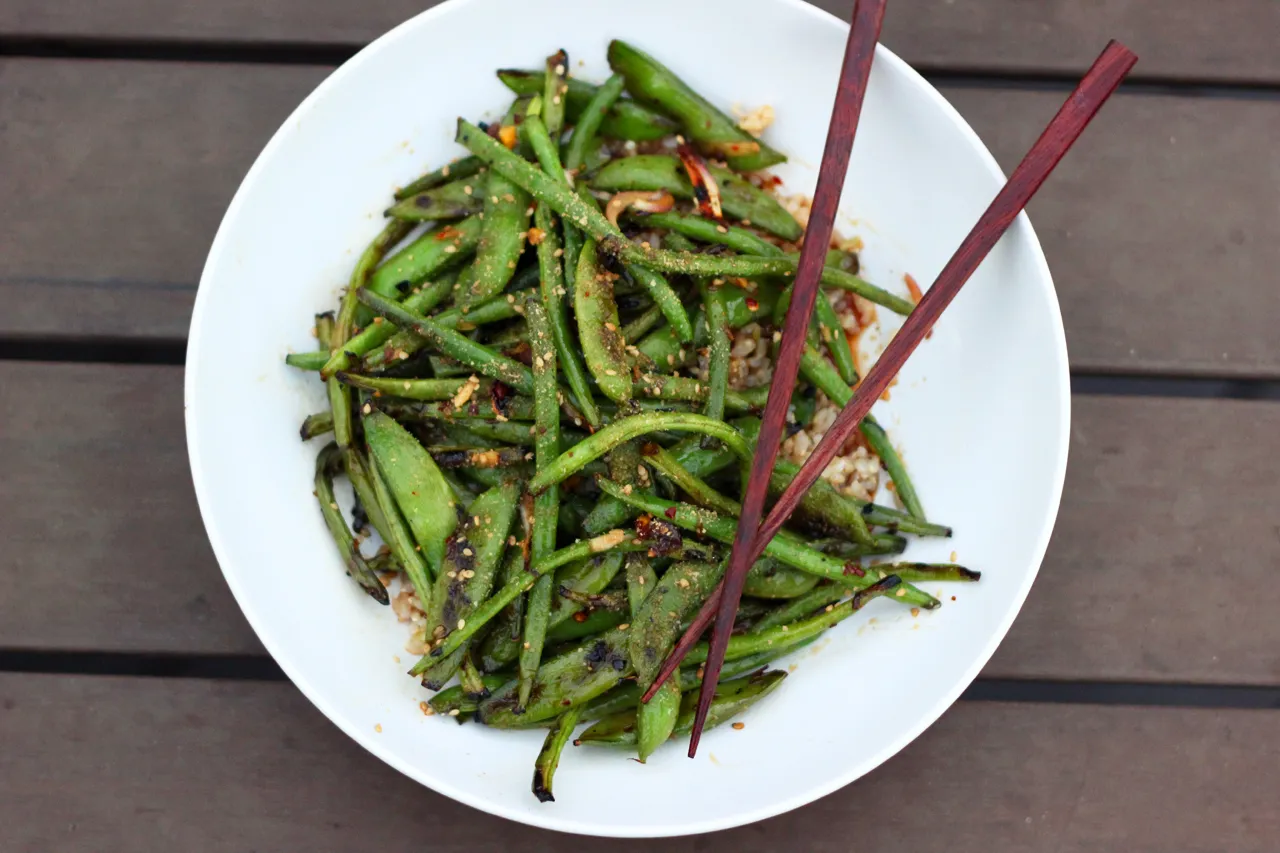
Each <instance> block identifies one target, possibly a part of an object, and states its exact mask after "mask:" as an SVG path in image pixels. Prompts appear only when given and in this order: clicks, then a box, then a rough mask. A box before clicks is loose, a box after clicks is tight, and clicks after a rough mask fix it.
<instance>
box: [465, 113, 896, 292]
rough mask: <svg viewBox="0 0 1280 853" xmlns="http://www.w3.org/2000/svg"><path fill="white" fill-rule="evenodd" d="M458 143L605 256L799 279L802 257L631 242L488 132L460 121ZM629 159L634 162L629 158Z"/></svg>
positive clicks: (655, 266)
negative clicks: (718, 253)
mask: <svg viewBox="0 0 1280 853" xmlns="http://www.w3.org/2000/svg"><path fill="white" fill-rule="evenodd" d="M457 141H458V142H459V143H461V144H462V145H464V146H466V147H467V148H468V149H470V150H471V151H472V152H473V153H475V154H476V155H477V156H479V157H482V158H483V159H484V160H486V161H487V162H489V163H490V164H492V166H493V168H494V170H495V171H498V172H501V173H502V174H504V175H506V176H507V177H508V178H510V179H511V180H512V181H513V182H515V183H517V184H519V185H520V186H521V187H524V188H525V189H526V190H527V191H528V192H529V193H530V194H531V195H532V196H533V197H534V198H536V199H538V200H539V201H542V202H545V203H546V204H547V205H549V206H550V207H551V209H552V210H554V211H556V212H557V213H559V214H560V215H561V216H564V217H566V218H567V219H568V220H570V221H571V222H572V223H573V224H574V225H576V226H577V227H580V228H582V229H584V230H586V231H587V232H588V233H590V234H591V236H592V237H594V238H596V240H597V241H599V243H600V249H601V250H602V251H604V252H605V253H606V254H611V255H615V256H617V257H619V258H621V259H622V260H623V261H625V262H626V263H629V264H639V265H640V266H643V267H647V268H649V269H652V270H657V271H659V272H673V273H682V274H686V275H704V276H741V277H745V278H757V277H760V276H794V275H795V273H796V269H797V267H798V265H799V262H800V256H799V255H797V254H787V255H782V256H779V257H772V258H761V257H751V256H746V255H741V256H728V257H723V256H721V257H711V256H708V255H698V254H691V253H688V252H672V251H666V250H662V249H653V248H649V249H646V248H644V247H643V246H637V245H636V244H634V243H632V242H631V241H629V240H627V239H626V238H625V237H624V236H623V235H622V232H621V231H619V230H618V229H617V228H616V227H615V226H614V225H613V224H612V223H611V222H609V220H608V219H606V218H605V216H604V214H603V213H601V212H600V211H599V210H596V209H593V208H592V207H591V205H589V204H587V203H586V202H584V201H583V200H582V199H581V198H579V197H578V196H577V195H576V194H575V193H574V192H573V191H572V190H569V189H568V188H566V187H564V186H562V185H559V184H556V183H555V182H553V181H552V179H550V178H548V177H547V176H546V175H544V174H543V173H542V172H541V171H539V170H538V169H537V168H535V167H534V166H532V165H530V164H529V163H527V162H525V161H524V160H522V159H520V157H518V156H516V155H514V154H512V153H511V152H510V151H508V150H507V149H506V148H504V147H503V146H502V144H501V143H499V142H496V141H494V140H493V139H491V138H490V137H489V136H487V135H486V134H485V133H484V131H482V130H480V129H479V128H478V127H476V126H475V125H473V124H471V123H470V122H468V121H466V120H465V119H459V120H458V135H457ZM626 159H627V160H634V159H636V158H634V157H628V158H626ZM822 283H823V284H825V285H827V286H829V287H838V288H840V289H842V290H849V291H852V292H854V293H857V294H858V295H860V296H862V297H863V298H865V299H868V300H870V301H871V302H874V303H876V304H877V305H883V306H885V307H886V308H888V309H889V310H891V311H895V312H897V313H899V314H904V315H905V314H910V313H911V310H912V308H914V307H915V306H914V305H913V304H912V303H911V302H910V301H909V300H906V299H903V298H902V297H900V296H895V295H894V294H892V293H889V292H888V291H886V290H883V289H881V288H879V287H876V286H875V285H873V284H871V283H870V282H868V281H866V280H865V279H861V278H859V277H858V276H856V275H851V274H850V273H847V272H845V271H844V270H842V269H839V268H838V267H824V268H823V270H822Z"/></svg>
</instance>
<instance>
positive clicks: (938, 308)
mask: <svg viewBox="0 0 1280 853" xmlns="http://www.w3.org/2000/svg"><path fill="white" fill-rule="evenodd" d="M1137 60H1138V58H1137V56H1136V55H1134V53H1133V52H1132V51H1130V50H1129V49H1128V48H1127V47H1125V46H1124V45H1122V44H1120V43H1119V42H1116V41H1112V42H1110V43H1109V44H1108V45H1107V47H1106V49H1104V50H1103V51H1102V54H1101V55H1100V56H1099V57H1098V59H1097V60H1096V61H1095V62H1094V64H1093V65H1092V66H1091V67H1090V69H1089V71H1088V73H1086V74H1085V76H1084V78H1082V79H1081V81H1080V84H1079V85H1078V86H1077V87H1076V89H1075V91H1074V92H1072V94H1071V96H1070V97H1069V98H1068V99H1067V101H1066V103H1064V104H1063V105H1062V108H1061V109H1060V110H1059V111H1058V114H1057V115H1055V116H1054V118H1053V120H1052V121H1051V122H1050V123H1049V125H1048V127H1046V128H1045V130H1044V133H1042V134H1041V135H1040V138H1039V139H1038V140H1037V141H1036V144H1035V145H1034V146H1032V148H1031V150H1030V151H1028V152H1027V155H1026V156H1025V157H1024V158H1023V159H1022V162H1021V163H1019V164H1018V167H1017V168H1016V169H1015V170H1014V172H1013V175H1011V176H1010V178H1009V180H1008V182H1007V183H1006V184H1005V186H1004V188H1003V189H1002V190H1001V191H1000V193H999V194H997V195H996V197H995V199H994V200H993V201H992V202H991V205H990V206H989V207H988V208H987V210H986V212H984V213H983V215H982V217H981V218H980V219H979V220H978V223H977V224H976V225H975V226H974V228H973V230H972V231H970V233H969V235H968V236H967V237H966V238H965V240H964V242H962V243H961V244H960V247H959V248H958V249H957V250H956V253H955V254H954V255H953V256H952V258H951V260H950V261H949V262H948V263H947V266H946V267H944V268H943V270H942V272H941V273H940V274H939V275H938V278H937V279H936V280H935V281H934V283H933V286H931V287H930V288H929V290H928V292H926V293H925V295H924V297H923V298H922V299H921V300H920V304H919V305H917V306H916V308H915V310H914V311H913V312H912V313H911V315H910V316H909V317H908V318H907V321H906V322H905V323H904V324H903V326H902V328H901V329H900V330H899V331H898V333H897V334H896V335H895V336H894V338H893V340H892V341H890V343H889V346H888V347H886V348H885V351H884V353H883V354H882V355H881V356H880V358H879V360H877V362H876V364H875V365H874V366H873V367H872V369H871V370H870V371H869V372H868V373H867V376H866V377H864V378H863V380H862V382H861V383H860V384H859V385H858V387H857V388H856V389H855V391H854V396H853V398H852V399H850V401H849V404H848V405H847V406H846V407H845V408H844V409H843V410H842V411H841V413H840V415H839V416H838V417H837V419H836V421H835V423H834V424H833V425H832V426H831V428H830V429H828V430H827V434H826V435H825V436H824V438H823V440H822V441H821V442H820V443H819V444H818V447H817V448H815V449H814V451H813V452H812V453H811V454H810V456H809V458H808V459H807V460H806V461H805V463H804V465H802V466H801V468H800V471H799V472H798V473H797V475H796V477H795V478H794V479H793V480H792V482H791V484H790V485H789V486H788V487H787V489H786V490H785V491H784V492H783V494H782V496H781V497H780V498H779V499H778V501H777V503H776V504H775V505H774V508H773V511H772V512H770V513H769V516H768V518H767V519H765V522H764V524H763V525H761V527H760V530H759V534H758V536H757V537H756V538H755V540H754V541H753V543H752V547H751V551H750V553H751V560H750V561H749V562H748V564H750V562H754V561H755V560H756V559H758V558H759V556H760V554H761V553H763V552H764V548H765V546H766V545H767V544H768V543H769V540H770V539H772V538H773V536H774V535H775V534H776V533H777V532H778V530H779V529H780V528H781V527H782V525H783V524H784V523H786V520H787V518H788V517H789V516H790V515H791V513H792V512H793V511H794V510H795V507H796V505H797V504H798V503H799V501H800V499H801V498H802V497H803V496H804V493H805V492H806V491H807V490H808V489H809V487H810V486H812V485H813V484H814V482H816V481H817V479H818V477H819V476H821V474H822V472H823V471H824V470H825V469H826V466H827V465H828V464H830V462H831V460H832V459H833V458H834V457H835V455H836V453H837V452H838V451H839V449H840V447H841V445H843V443H844V441H845V440H846V439H847V438H848V437H849V434H850V433H851V432H852V431H853V430H854V429H855V428H857V426H858V423H859V422H860V421H861V420H862V418H864V417H865V416H866V414H867V412H869V411H870V409H871V406H872V404H873V403H874V402H875V400H876V399H877V398H878V397H879V396H880V394H881V393H883V392H884V389H885V387H886V386H887V385H888V383H889V382H890V381H892V378H893V377H894V376H895V375H896V374H897V372H898V370H899V369H900V368H901V367H902V364H903V363H904V362H905V361H906V359H907V357H908V356H910V354H911V353H912V352H913V351H914V350H915V347H916V346H918V345H919V343H920V341H921V340H922V339H923V337H924V336H925V335H926V334H927V333H928V331H929V329H930V328H932V326H933V324H934V322H935V321H936V320H937V318H938V316H939V315H940V314H941V313H942V311H943V310H944V309H945V308H946V307H947V306H948V305H949V304H950V303H951V300H952V299H953V298H954V297H955V294H956V293H957V292H959V290H960V287H961V286H963V285H964V283H965V282H966V281H968V279H969V277H970V276H971V275H972V274H973V272H974V270H976V269H977V267H978V265H979V264H980V263H981V262H982V260H983V259H984V258H985V257H986V255H987V254H988V253H989V252H990V251H991V249H992V248H993V247H994V246H995V244H996V242H997V241H998V240H999V239H1000V237H1001V236H1002V235H1003V234H1004V232H1005V230H1007V229H1008V227H1009V225H1010V224H1011V223H1012V222H1013V220H1014V219H1015V218H1016V217H1017V215H1018V214H1019V213H1020V212H1021V211H1022V209H1023V208H1024V207H1025V206H1026V205H1027V203H1028V202H1029V201H1030V199H1031V197H1032V196H1033V195H1035V193H1036V191H1037V190H1038V189H1039V188H1040V186H1041V185H1042V184H1043V183H1044V181H1045V179H1046V178H1047V177H1048V176H1049V174H1050V173H1051V172H1052V171H1053V169H1054V167H1056V166H1057V164H1058V162H1059V161H1060V160H1061V159H1062V157H1063V156H1064V155H1065V154H1066V152H1067V151H1068V150H1069V149H1070V148H1071V146H1072V145H1073V144H1075V141H1076V140H1077V139H1078V138H1079V137H1080V134H1081V133H1082V132H1083V131H1084V129H1085V127H1087V126H1088V124H1089V122H1090V121H1091V120H1092V119H1093V117H1094V116H1095V115H1097V113H1098V111H1099V110H1100V109H1101V108H1102V105H1103V104H1104V103H1105V102H1106V101H1107V99H1108V98H1110V97H1111V95H1112V94H1113V93H1114V92H1115V90H1116V88H1117V87H1118V86H1119V85H1120V82H1121V80H1123V79H1124V77H1125V75H1127V74H1128V73H1129V70H1130V69H1132V68H1133V65H1134V63H1135V62H1137ZM810 222H811V223H812V222H813V220H812V219H811V220H810ZM793 305H794V302H793ZM739 532H741V528H740V530H739ZM736 544H737V543H736V542H735V548H736ZM723 590H724V585H723V583H722V584H721V585H720V586H719V587H717V588H716V590H715V591H714V592H713V593H712V594H711V596H710V597H708V599H707V601H706V602H705V603H704V604H703V606H702V609H701V610H700V611H699V612H698V615H697V617H696V618H695V619H694V621H693V624H692V625H690V626H689V629H688V630H687V631H686V632H685V633H684V635H683V636H682V637H681V638H680V641H679V643H677V645H676V647H675V649H674V650H673V651H672V652H671V654H670V655H668V656H667V660H666V661H665V662H664V663H663V666H662V669H661V670H660V672H659V674H658V677H657V679H655V680H654V683H653V685H652V686H651V687H650V688H649V690H648V692H647V693H646V694H645V696H644V701H646V702H647V701H649V699H650V698H651V697H652V695H653V694H655V693H656V692H657V690H658V688H659V687H661V686H662V683H663V682H664V681H666V679H667V678H669V677H670V676H671V674H672V673H673V672H675V670H676V669H677V668H678V667H679V666H680V662H681V661H682V660H683V659H684V657H685V655H687V654H688V652H689V650H690V649H691V648H693V646H694V645H695V644H697V642H698V639H699V638H700V637H701V636H702V633H703V631H705V630H706V628H707V626H708V625H709V624H711V621H712V619H717V621H718V619H719V617H718V613H719V611H720V606H721V604H722V595H723ZM735 606H736V605H735ZM732 615H733V614H732V612H731V613H730V624H732ZM709 663H710V661H708V664H709ZM708 672H710V669H709V667H708ZM717 672H718V670H717ZM708 680H709V679H704V682H703V684H704V686H705V685H706V683H707V681H708ZM711 683H712V684H714V682H711Z"/></svg>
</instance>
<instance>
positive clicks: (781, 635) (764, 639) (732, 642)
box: [684, 575, 911, 664]
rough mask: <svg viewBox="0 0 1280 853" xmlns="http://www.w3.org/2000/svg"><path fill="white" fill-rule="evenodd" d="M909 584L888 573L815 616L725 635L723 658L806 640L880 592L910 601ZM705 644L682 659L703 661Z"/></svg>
mask: <svg viewBox="0 0 1280 853" xmlns="http://www.w3.org/2000/svg"><path fill="white" fill-rule="evenodd" d="M909 592H910V590H909V585H908V584H907V583H905V582H904V581H903V580H902V579H900V578H898V577H896V576H894V575H889V576H888V577H885V578H882V579H880V580H878V581H876V582H875V583H873V584H871V585H870V586H867V587H866V588H864V589H860V590H858V591H857V592H855V593H854V594H853V597H852V598H850V599H849V601H848V602H845V603H842V604H839V605H837V606H835V607H833V608H832V609H831V610H830V611H828V610H826V609H825V608H824V609H823V611H822V612H821V613H818V614H817V615H816V616H811V617H809V618H808V619H804V620H802V621H800V622H793V623H791V624H789V625H780V626H778V627H777V628H769V629H766V630H764V631H760V632H758V633H754V634H738V635H736V636H734V637H730V638H729V649H728V651H727V653H726V654H725V658H726V659H730V658H737V657H742V656H743V655H749V654H756V653H757V652H762V651H765V650H767V649H769V648H770V647H772V646H774V645H775V644H777V645H780V646H789V645H791V644H792V643H795V642H797V641H799V640H807V639H811V638H813V637H817V636H818V635H819V634H822V633H823V632H825V631H826V630H827V629H828V628H834V627H835V626H836V625H838V624H839V623H841V622H843V621H844V620H845V619H848V618H849V617H850V616H852V615H853V614H855V613H857V612H858V611H859V610H861V609H862V608H863V607H865V606H866V605H867V603H868V602H870V601H871V600H873V599H876V598H879V597H881V596H889V597H891V598H897V599H901V600H902V601H903V602H906V603H911V602H909V601H908V600H907V597H905V596H907V595H908V594H909ZM707 650H708V646H707V644H706V643H699V644H698V645H696V646H694V647H693V648H692V649H690V650H689V654H687V655H685V658H684V662H685V663H686V664H694V663H705V662H706V660H707Z"/></svg>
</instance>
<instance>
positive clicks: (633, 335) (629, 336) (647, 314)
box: [622, 304, 662, 341]
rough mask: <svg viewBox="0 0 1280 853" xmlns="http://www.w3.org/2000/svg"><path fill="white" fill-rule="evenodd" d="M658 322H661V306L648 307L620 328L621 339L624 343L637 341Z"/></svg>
mask: <svg viewBox="0 0 1280 853" xmlns="http://www.w3.org/2000/svg"><path fill="white" fill-rule="evenodd" d="M660 322H662V306H661V305H656V304H655V305H650V306H649V307H648V308H646V309H645V310H644V311H642V312H641V313H640V314H639V315H638V316H637V317H636V318H635V319H633V320H632V321H631V322H629V323H627V324H626V325H625V326H623V327H622V339H623V340H625V341H638V340H640V338H642V337H644V336H645V335H646V334H648V333H649V332H650V331H652V330H653V327H654V326H656V325H658V323H660Z"/></svg>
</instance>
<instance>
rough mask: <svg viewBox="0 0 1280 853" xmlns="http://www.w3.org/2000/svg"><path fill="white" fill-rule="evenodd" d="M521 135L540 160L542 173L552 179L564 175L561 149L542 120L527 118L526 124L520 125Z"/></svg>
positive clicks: (532, 116) (535, 117) (536, 117)
mask: <svg viewBox="0 0 1280 853" xmlns="http://www.w3.org/2000/svg"><path fill="white" fill-rule="evenodd" d="M520 135H521V137H523V138H524V140H525V142H526V143H528V145H529V147H530V148H532V149H533V153H534V156H536V157H537V158H538V165H540V166H542V171H544V172H546V173H547V174H548V175H551V176H552V177H556V176H563V175H564V166H562V165H561V164H560V148H559V146H557V145H556V144H555V142H554V141H552V139H551V135H550V132H549V131H548V129H547V126H546V125H545V124H543V123H542V119H541V118H539V117H538V116H535V115H531V116H526V117H525V120H524V123H523V124H521V125H520Z"/></svg>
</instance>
